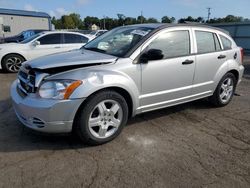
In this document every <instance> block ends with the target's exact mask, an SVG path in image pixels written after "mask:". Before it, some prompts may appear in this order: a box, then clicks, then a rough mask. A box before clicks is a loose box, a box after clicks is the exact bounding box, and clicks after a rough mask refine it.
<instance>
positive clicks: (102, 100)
mask: <svg viewBox="0 0 250 188" xmlns="http://www.w3.org/2000/svg"><path fill="white" fill-rule="evenodd" d="M127 119H128V106H127V103H126V100H125V99H124V97H123V96H121V95H120V94H119V93H117V92H114V91H102V92H99V93H97V94H94V95H93V96H91V97H90V98H89V99H88V100H87V102H86V103H84V104H83V105H82V107H81V108H80V109H79V112H78V113H77V117H76V120H75V127H74V129H75V130H74V131H76V133H77V134H78V136H79V138H80V139H81V140H82V141H83V142H84V143H86V144H89V145H99V144H104V143H106V142H109V141H111V140H113V139H114V138H115V137H117V136H118V135H119V134H120V132H121V131H122V129H123V127H124V125H125V124H126V123H127Z"/></svg>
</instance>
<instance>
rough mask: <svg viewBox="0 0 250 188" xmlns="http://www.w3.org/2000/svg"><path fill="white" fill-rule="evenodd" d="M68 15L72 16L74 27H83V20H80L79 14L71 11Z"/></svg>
mask: <svg viewBox="0 0 250 188" xmlns="http://www.w3.org/2000/svg"><path fill="white" fill-rule="evenodd" d="M69 16H70V17H71V18H72V20H73V22H74V24H75V27H76V28H82V27H83V22H82V20H81V16H80V14H76V13H71V14H70V15H69Z"/></svg>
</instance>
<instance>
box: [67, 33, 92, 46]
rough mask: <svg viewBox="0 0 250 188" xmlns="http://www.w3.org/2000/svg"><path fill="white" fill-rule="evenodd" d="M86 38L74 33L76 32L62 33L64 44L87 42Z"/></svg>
mask: <svg viewBox="0 0 250 188" xmlns="http://www.w3.org/2000/svg"><path fill="white" fill-rule="evenodd" d="M87 42H88V38H86V37H84V36H81V35H76V34H64V43H65V44H73V43H87Z"/></svg>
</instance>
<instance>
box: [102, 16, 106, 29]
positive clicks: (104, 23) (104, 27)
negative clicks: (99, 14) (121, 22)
mask: <svg viewBox="0 0 250 188" xmlns="http://www.w3.org/2000/svg"><path fill="white" fill-rule="evenodd" d="M105 19H106V16H105V15H104V16H103V29H106V20H105Z"/></svg>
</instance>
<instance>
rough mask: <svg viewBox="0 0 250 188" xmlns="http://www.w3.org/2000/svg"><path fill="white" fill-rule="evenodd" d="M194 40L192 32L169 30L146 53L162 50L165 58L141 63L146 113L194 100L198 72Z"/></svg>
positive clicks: (142, 103)
mask: <svg viewBox="0 0 250 188" xmlns="http://www.w3.org/2000/svg"><path fill="white" fill-rule="evenodd" d="M191 39H192V35H191V31H190V30H189V29H180V30H172V31H171V30H168V31H163V32H161V33H159V34H158V35H157V37H155V38H154V39H153V40H152V41H151V42H150V43H149V44H148V46H147V47H146V48H145V50H144V53H147V52H148V51H149V50H151V51H152V50H154V51H159V50H160V51H161V52H162V58H161V59H158V60H148V61H147V62H146V63H145V62H144V63H141V74H142V91H141V95H140V110H141V111H142V112H145V111H149V110H153V109H158V108H162V107H167V106H171V105H174V104H178V103H181V102H183V101H185V100H188V99H189V98H190V97H191V96H190V95H191V90H192V83H193V77H194V71H195V56H194V55H192V49H191V48H192V45H191V44H192V42H191V41H192V40H191Z"/></svg>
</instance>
